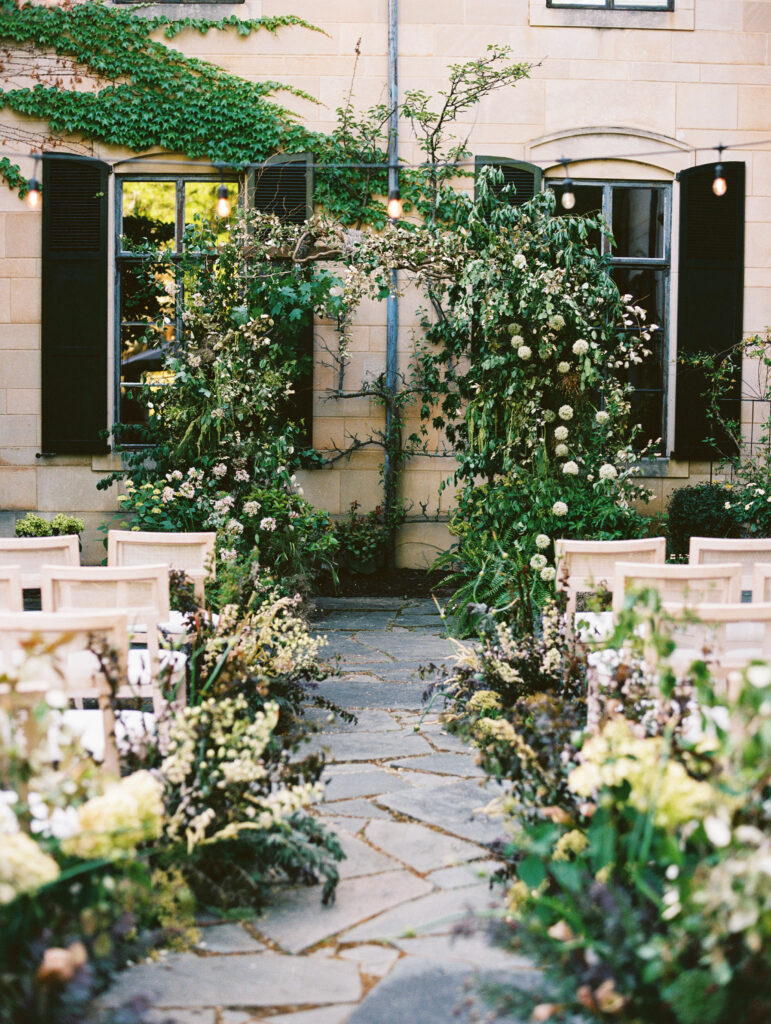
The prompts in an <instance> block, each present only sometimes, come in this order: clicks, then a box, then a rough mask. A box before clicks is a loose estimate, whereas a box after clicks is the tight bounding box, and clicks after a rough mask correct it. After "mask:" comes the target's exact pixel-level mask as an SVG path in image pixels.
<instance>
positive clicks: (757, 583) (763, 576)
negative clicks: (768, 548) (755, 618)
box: [752, 560, 771, 604]
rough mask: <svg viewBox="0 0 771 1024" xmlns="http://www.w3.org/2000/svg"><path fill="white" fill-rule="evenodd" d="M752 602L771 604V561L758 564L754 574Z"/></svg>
mask: <svg viewBox="0 0 771 1024" xmlns="http://www.w3.org/2000/svg"><path fill="white" fill-rule="evenodd" d="M752 600H753V601H760V602H761V604H766V603H767V602H771V560H770V561H768V562H756V563H755V566H754V569H753V573H752Z"/></svg>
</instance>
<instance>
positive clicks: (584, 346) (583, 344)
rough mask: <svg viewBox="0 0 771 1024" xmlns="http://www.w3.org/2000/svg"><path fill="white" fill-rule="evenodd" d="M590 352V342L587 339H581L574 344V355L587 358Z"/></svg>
mask: <svg viewBox="0 0 771 1024" xmlns="http://www.w3.org/2000/svg"><path fill="white" fill-rule="evenodd" d="M588 351H589V342H588V341H586V339H585V338H579V339H578V341H574V342H573V355H576V356H585V355H586V353H587V352H588Z"/></svg>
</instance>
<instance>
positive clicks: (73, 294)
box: [41, 156, 109, 454]
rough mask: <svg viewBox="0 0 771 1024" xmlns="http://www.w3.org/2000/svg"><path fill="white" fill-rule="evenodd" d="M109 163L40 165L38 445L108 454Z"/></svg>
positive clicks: (51, 161) (63, 160)
mask: <svg viewBox="0 0 771 1024" xmlns="http://www.w3.org/2000/svg"><path fill="white" fill-rule="evenodd" d="M108 170H109V169H108V167H107V164H103V163H99V162H97V161H95V160H78V159H72V158H70V157H54V156H47V157H45V158H44V160H43V250H42V261H43V267H42V300H43V301H42V315H41V347H42V369H41V387H42V418H43V428H42V442H43V451H44V452H46V453H52V454H55V453H63V454H66V453H84V454H92V453H98V452H104V451H106V450H107V441H106V439H105V437H104V436H103V432H104V430H105V429H106V427H107V391H108V382H107V175H108Z"/></svg>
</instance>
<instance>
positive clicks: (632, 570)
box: [556, 537, 771, 680]
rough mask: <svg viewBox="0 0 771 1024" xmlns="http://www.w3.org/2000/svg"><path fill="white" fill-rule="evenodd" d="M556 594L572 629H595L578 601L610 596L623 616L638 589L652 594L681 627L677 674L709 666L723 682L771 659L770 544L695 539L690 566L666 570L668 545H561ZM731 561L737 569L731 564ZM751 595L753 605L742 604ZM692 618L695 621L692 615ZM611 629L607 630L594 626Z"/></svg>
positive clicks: (652, 540)
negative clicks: (583, 624)
mask: <svg viewBox="0 0 771 1024" xmlns="http://www.w3.org/2000/svg"><path fill="white" fill-rule="evenodd" d="M556 555H557V561H558V586H559V587H560V588H561V589H562V590H563V591H564V592H565V593H566V595H567V612H568V615H567V621H568V626H569V628H571V629H572V627H573V624H574V622H575V620H576V616H577V615H578V619H579V621H580V620H581V619H583V620H584V621H589V622H590V623H591V622H592V618H593V617H592V615H591V613H590V614H589V615H588V616H587V615H586V614H585V613H578V612H577V604H578V599H579V596H580V595H585V594H587V593H589V594H591V593H596V592H597V591H598V590H601V589H604V590H612V594H613V613H614V615H617V614H618V613H619V612H620V611H621V609H622V608H623V606H624V602H625V600H626V598H627V595H628V593H629V592H630V590H632V589H644V588H652V589H655V590H657V591H658V593H659V594H660V596H661V598H662V603H663V607H664V610H665V611H666V612H667V613H669V614H670V615H671V616H672V617H673V618H674V619H675V620H676V621H677V625H676V626H675V627H674V631H673V639H674V641H675V650H674V652H673V655H672V658H671V662H672V664H673V667H674V668H675V669H676V670H677V669H685V668H687V667H688V666H689V665H690V664H691V663H692V662H693V661H694V660H696V659H702V658H705V657H706V658H707V660H708V661H709V662H710V664H711V668H712V671H713V675H714V676H715V678H716V679H717V680H727V679H728V678H729V677H730V676H731V673H732V672H733V671H734V670H736V669H740V668H742V667H744V666H746V665H747V664H748V663H749V662H751V661H753V660H770V659H771V600H770V596H771V595H770V590H771V540H764V539H760V540H722V539H718V540H713V539H712V538H704V537H694V538H693V539H692V541H691V548H690V557H689V563H688V564H687V565H667V564H666V563H665V558H666V542H665V540H664V538H663V537H657V538H650V539H647V540H630V541H571V540H561V541H557V542H556ZM727 558H731V559H732V560H731V561H726V559H727ZM747 590H750V591H751V596H752V603H751V604H749V603H744V602H743V601H742V597H743V594H744V593H746V592H747ZM686 612H693V613H694V615H695V616H696V617H697V618H698V621H694V620H693V618H694V617H693V616H691V615H688V614H686ZM596 625H597V626H600V625H602V626H605V627H607V625H608V623H606V622H605V623H602V624H600V623H599V622H596Z"/></svg>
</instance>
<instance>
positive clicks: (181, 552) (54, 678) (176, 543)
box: [0, 530, 215, 770]
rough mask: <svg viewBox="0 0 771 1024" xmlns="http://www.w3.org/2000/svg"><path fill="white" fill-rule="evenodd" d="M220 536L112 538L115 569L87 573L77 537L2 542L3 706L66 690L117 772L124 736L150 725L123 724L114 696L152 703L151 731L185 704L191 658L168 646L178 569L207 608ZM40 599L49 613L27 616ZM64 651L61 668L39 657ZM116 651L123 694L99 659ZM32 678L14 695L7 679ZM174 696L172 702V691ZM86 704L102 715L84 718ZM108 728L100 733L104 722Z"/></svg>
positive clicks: (95, 747) (131, 534) (95, 745)
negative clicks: (91, 702) (36, 594)
mask: <svg viewBox="0 0 771 1024" xmlns="http://www.w3.org/2000/svg"><path fill="white" fill-rule="evenodd" d="M214 543H215V535H214V534H213V533H194V534H177V533H150V532H135V531H122V530H111V531H110V532H109V534H108V565H107V566H106V567H101V566H100V567H84V566H81V565H80V554H79V545H78V540H77V537H36V538H13V539H0V704H2V703H6V702H9V701H15V702H16V705H17V706H18V703H19V701H21V702H22V703H24V702H25V701H32V700H34V699H38V698H39V696H40V693H41V692H45V691H47V690H50V689H52V688H53V689H61V690H63V691H64V692H65V693H66V696H67V698H68V700H69V701H72V702H73V703H74V704H75V708H76V710H75V711H74V712H66V713H65V714H66V715H70V716H72V715H74V716H76V718H77V719H78V722H79V724H80V725H81V726H83V725H84V723H85V726H84V727H85V728H86V730H87V733H88V742H86V746H87V747H88V748H89V749H91V750H92V751H94V753H95V754H96V756H97V757H100V758H101V757H103V759H104V764H105V766H106V767H107V768H108V769H110V770H117V766H118V753H117V745H116V728H117V729H118V733H120V732H125V731H126V723H127V722H130V721H131V720H132V716H133V717H134V718H136V717H137V716H138V717H139V718H141V719H142V721H143V725H146V724H147V721H146V720H147V716H146V715H144V714H143V712H141V711H139V710H127V711H126V710H124V711H122V712H121V713H120V716H119V721H118V722H116V720H115V715H114V712H113V703H112V698H113V696H116V695H117V697H118V698H124V699H125V698H132V699H133V698H140V699H145V698H151V700H152V705H153V716H150V719H149V723H150V726H151V727H153V728H154V727H155V726H156V724H157V723H158V722H159V721H161V719H162V718H164V717H165V712H166V711H167V710H168V702H167V699H166V697H167V696H171V697H172V698H174V699H175V700H176V701H178V702H183V701H184V697H185V691H184V677H185V659H184V655H183V654H182V653H181V652H179V651H175V650H170V649H165V648H162V646H161V633H162V631H165V630H166V629H168V628H170V629H171V631H172V632H179V631H180V628H183V627H180V623H177V622H176V621H170V620H172V616H173V613H171V612H170V607H169V604H170V600H169V570H170V569H177V570H181V571H184V572H185V574H186V575H187V576H188V578H190V579H191V580H192V582H193V585H194V590H195V597H196V600H197V602H198V603H199V604H200V605H203V601H204V581H205V579H206V577H207V575H209V574H210V573H213V570H214ZM28 589H32V590H39V591H40V606H41V609H42V611H39V612H36V611H27V612H25V611H23V610H22V609H23V607H24V601H23V592H24V590H28ZM41 643H42V644H43V645H44V646H47V647H49V649H52V650H55V652H56V658H55V662H51V660H50V659H33V661H32V663H31V664H30V662H29V655H30V653H31V652H32V651H34V650H36V649H38V647H39V645H40V644H41ZM100 649H104V650H106V651H109V652H110V657H111V661H112V665H111V669H112V671H113V672H114V674H115V678H116V679H117V680H118V681H119V685H118V689H117V694H115V693H113V688H112V684H111V682H110V680H109V678H108V675H107V674H106V673H105V671H104V666H103V665H102V663H101V661H100V658H99V656H98V655H97V654H96V653H95V652H96V651H98V650H100ZM18 672H21V673H22V676H21V679H20V680H19V681H18V683H17V684H16V685H15V686H14V688H13V692H11V686H10V682H9V681H8V680H6V681H5V682H4V681H3V679H2V677H3V675H4V673H8V674H9V675H10V676H15V675H17V673H18ZM162 690H165V693H166V696H165V695H164V693H163V692H162ZM85 698H91V699H94V698H95V699H96V701H97V704H98V709H99V710H98V711H84V710H83V701H84V699H85ZM97 719H98V720H99V722H100V723H101V725H100V726H98V727H97V726H96V720H97Z"/></svg>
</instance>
